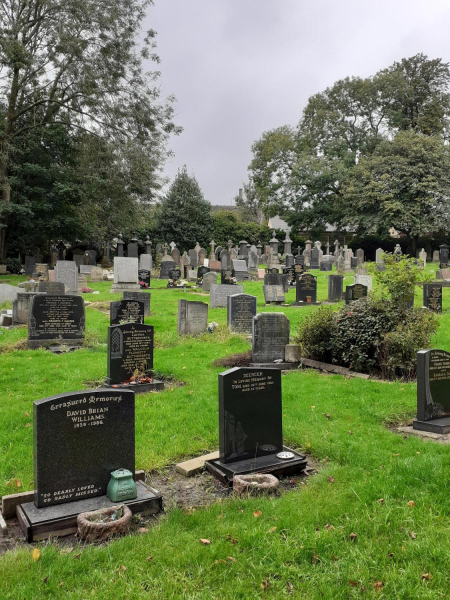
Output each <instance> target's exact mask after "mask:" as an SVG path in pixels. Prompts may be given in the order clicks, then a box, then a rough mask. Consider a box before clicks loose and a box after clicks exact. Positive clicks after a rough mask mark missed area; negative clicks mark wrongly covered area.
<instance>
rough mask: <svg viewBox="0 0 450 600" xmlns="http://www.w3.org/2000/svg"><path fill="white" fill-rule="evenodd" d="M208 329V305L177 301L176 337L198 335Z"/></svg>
mask: <svg viewBox="0 0 450 600" xmlns="http://www.w3.org/2000/svg"><path fill="white" fill-rule="evenodd" d="M207 329H208V305H207V304H205V303H204V302H189V301H188V300H179V301H178V329H177V330H178V335H200V334H202V333H205V332H206V331H207Z"/></svg>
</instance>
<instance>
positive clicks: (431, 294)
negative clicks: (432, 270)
mask: <svg viewBox="0 0 450 600" xmlns="http://www.w3.org/2000/svg"><path fill="white" fill-rule="evenodd" d="M442 289H443V288H442V285H441V284H440V283H425V284H424V286H423V306H424V308H428V309H429V310H432V311H433V312H437V313H441V312H442Z"/></svg>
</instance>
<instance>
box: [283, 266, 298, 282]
mask: <svg viewBox="0 0 450 600" xmlns="http://www.w3.org/2000/svg"><path fill="white" fill-rule="evenodd" d="M283 275H286V276H287V279H288V285H289V286H291V285H292V286H294V285H295V281H296V271H295V267H285V268H283Z"/></svg>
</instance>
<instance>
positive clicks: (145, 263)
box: [139, 254, 153, 273]
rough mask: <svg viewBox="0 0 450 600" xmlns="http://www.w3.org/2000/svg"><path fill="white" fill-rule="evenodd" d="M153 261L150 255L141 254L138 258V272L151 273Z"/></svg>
mask: <svg viewBox="0 0 450 600" xmlns="http://www.w3.org/2000/svg"><path fill="white" fill-rule="evenodd" d="M152 269H153V259H152V255H151V254H141V255H140V257H139V270H145V271H150V273H151V272H152Z"/></svg>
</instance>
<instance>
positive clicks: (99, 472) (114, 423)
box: [33, 389, 135, 508]
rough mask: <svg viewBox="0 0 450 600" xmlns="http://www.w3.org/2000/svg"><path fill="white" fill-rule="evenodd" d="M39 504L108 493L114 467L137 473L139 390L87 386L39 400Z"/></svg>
mask: <svg viewBox="0 0 450 600" xmlns="http://www.w3.org/2000/svg"><path fill="white" fill-rule="evenodd" d="M33 412H34V488H35V498H34V503H35V505H36V506H37V507H38V508H42V507H43V506H51V505H52V504H61V503H64V502H72V501H74V500H82V499H84V498H91V497H93V496H102V495H104V494H106V488H107V485H108V482H109V480H110V478H111V472H112V471H115V470H116V469H119V468H123V469H129V470H130V471H131V472H132V473H134V467H135V465H134V392H133V391H129V390H112V389H99V390H85V391H81V392H71V393H68V394H59V395H58V396H51V397H50V398H44V399H43V400H37V401H36V402H34V403H33Z"/></svg>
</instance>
